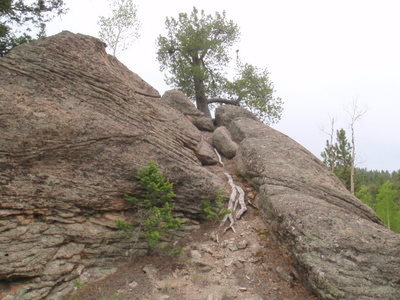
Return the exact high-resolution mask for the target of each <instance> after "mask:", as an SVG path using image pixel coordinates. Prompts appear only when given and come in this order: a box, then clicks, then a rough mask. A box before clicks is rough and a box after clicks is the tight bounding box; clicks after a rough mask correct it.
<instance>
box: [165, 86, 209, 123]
mask: <svg viewBox="0 0 400 300" xmlns="http://www.w3.org/2000/svg"><path fill="white" fill-rule="evenodd" d="M161 101H163V102H165V103H166V104H167V105H169V106H171V107H173V108H174V109H176V110H177V111H180V112H181V113H183V114H184V115H185V116H191V117H201V116H203V113H202V112H201V111H199V110H198V109H197V108H196V106H194V105H193V103H192V102H191V101H190V100H189V98H188V97H187V96H186V95H185V94H184V93H182V92H181V91H179V90H169V91H166V92H165V93H164V95H163V96H162V97H161Z"/></svg>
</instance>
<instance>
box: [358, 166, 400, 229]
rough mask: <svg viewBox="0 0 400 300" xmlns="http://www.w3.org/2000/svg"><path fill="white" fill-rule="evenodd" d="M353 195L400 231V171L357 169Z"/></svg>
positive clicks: (388, 224) (392, 227)
mask: <svg viewBox="0 0 400 300" xmlns="http://www.w3.org/2000/svg"><path fill="white" fill-rule="evenodd" d="M355 195H356V196H357V197H358V198H359V199H360V200H361V201H363V202H364V203H366V204H367V205H368V206H370V207H371V208H372V209H374V210H375V212H376V214H377V215H378V216H379V217H380V218H381V219H382V221H383V222H384V223H385V224H386V225H387V226H388V227H389V228H390V229H391V230H393V231H396V232H399V233H400V171H393V172H389V171H377V170H367V169H357V170H356V193H355Z"/></svg>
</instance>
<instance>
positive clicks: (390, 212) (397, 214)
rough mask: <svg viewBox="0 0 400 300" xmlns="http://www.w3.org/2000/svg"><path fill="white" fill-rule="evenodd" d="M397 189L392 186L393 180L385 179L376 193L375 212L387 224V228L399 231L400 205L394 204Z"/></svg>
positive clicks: (396, 198) (397, 193) (396, 197)
mask: <svg viewBox="0 0 400 300" xmlns="http://www.w3.org/2000/svg"><path fill="white" fill-rule="evenodd" d="M398 198H399V191H398V190H396V189H395V188H394V186H393V182H392V181H390V180H388V181H386V182H385V183H384V184H383V185H382V186H381V187H380V188H379V190H378V194H377V195H376V200H377V204H376V214H377V215H378V216H379V217H380V218H381V219H382V221H383V222H384V223H385V224H386V225H387V226H388V228H389V229H391V230H393V231H396V232H400V206H399V205H397V204H396V200H398Z"/></svg>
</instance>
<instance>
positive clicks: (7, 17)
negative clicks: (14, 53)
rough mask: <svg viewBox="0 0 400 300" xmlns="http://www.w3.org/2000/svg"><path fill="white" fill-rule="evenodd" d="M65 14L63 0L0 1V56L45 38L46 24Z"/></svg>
mask: <svg viewBox="0 0 400 300" xmlns="http://www.w3.org/2000/svg"><path fill="white" fill-rule="evenodd" d="M65 12H66V8H65V3H64V1H63V0H36V1H28V0H0V56H4V55H5V54H6V53H7V52H8V51H10V50H11V49H12V48H13V47H15V46H17V45H19V44H21V43H25V42H29V41H31V40H32V39H33V38H39V37H43V36H45V32H46V23H47V22H49V21H50V20H51V19H53V18H54V17H55V16H57V15H61V14H64V13H65Z"/></svg>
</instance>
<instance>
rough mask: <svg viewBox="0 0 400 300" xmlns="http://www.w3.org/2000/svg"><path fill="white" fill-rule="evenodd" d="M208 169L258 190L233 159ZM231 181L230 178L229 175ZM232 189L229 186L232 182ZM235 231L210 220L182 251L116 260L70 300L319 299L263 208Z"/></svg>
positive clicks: (250, 214)
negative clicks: (105, 273) (263, 215)
mask: <svg viewBox="0 0 400 300" xmlns="http://www.w3.org/2000/svg"><path fill="white" fill-rule="evenodd" d="M209 169H210V170H211V171H212V172H214V173H216V174H217V175H219V176H221V178H223V177H224V176H225V175H224V174H223V173H224V172H229V173H230V174H232V176H233V178H234V181H235V183H237V184H239V185H240V186H241V187H242V188H243V189H244V190H245V191H246V200H250V201H251V200H252V199H253V198H254V196H255V191H254V190H253V189H252V188H251V187H250V186H249V185H248V184H247V183H246V182H243V180H241V179H240V178H239V177H238V176H237V175H236V174H235V170H234V169H233V167H232V165H231V163H230V162H229V161H226V162H225V167H224V168H222V167H218V166H213V167H209ZM225 179H226V177H225ZM227 190H228V191H229V190H230V189H229V186H227ZM234 227H235V230H236V233H235V232H233V231H232V230H228V231H226V232H225V233H224V229H225V228H226V225H225V226H223V227H220V226H219V222H215V221H214V222H213V221H209V222H206V223H203V224H200V225H199V226H197V229H195V230H193V231H191V232H190V233H189V234H188V235H186V236H185V237H183V238H181V240H180V241H179V242H178V244H177V247H182V249H183V253H182V254H181V255H179V256H171V255H168V254H167V253H165V252H162V251H161V250H158V251H154V252H153V253H151V254H149V255H147V256H144V257H140V258H135V259H134V260H132V261H121V262H120V263H118V264H116V265H115V266H114V267H116V271H115V273H113V274H111V275H109V276H107V277H106V278H104V279H102V280H99V281H96V282H92V283H88V284H77V287H76V292H75V293H74V294H73V295H71V297H69V300H78V299H79V300H81V299H82V300H94V299H96V300H98V299H102V300H106V299H110V300H111V299H112V300H122V299H149V300H153V299H154V300H159V299H160V300H161V299H174V300H175V299H177V300H178V299H179V300H180V299H182V300H187V299H190V300H229V299H242V300H261V299H262V300H275V299H276V300H294V299H295V300H306V299H307V300H316V299H317V298H316V297H315V296H313V295H312V294H311V293H310V292H309V291H308V290H307V289H306V288H305V287H304V286H303V285H302V284H301V283H300V281H299V278H300V276H299V275H300V274H298V273H297V271H296V270H295V268H294V262H293V260H292V258H291V256H290V255H289V253H288V251H287V250H286V249H284V248H282V247H280V246H279V245H278V243H277V242H276V241H275V240H274V238H273V236H272V235H271V234H270V231H269V228H268V226H267V225H266V224H265V222H263V221H262V219H261V216H260V215H259V211H258V210H257V209H256V208H253V207H252V206H250V205H248V210H247V212H246V213H245V214H244V215H243V216H242V218H241V219H240V220H236V222H235V225H234Z"/></svg>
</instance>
